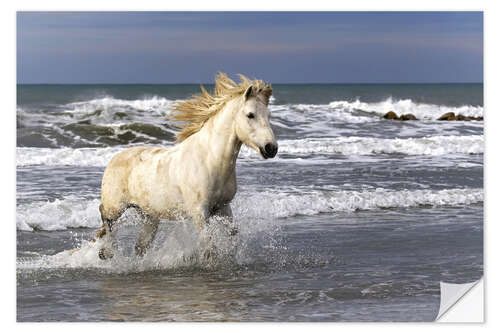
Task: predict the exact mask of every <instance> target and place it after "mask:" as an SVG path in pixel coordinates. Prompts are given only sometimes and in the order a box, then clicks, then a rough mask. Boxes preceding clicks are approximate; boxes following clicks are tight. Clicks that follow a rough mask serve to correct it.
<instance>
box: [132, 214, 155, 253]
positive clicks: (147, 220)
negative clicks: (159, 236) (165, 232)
mask: <svg viewBox="0 0 500 333" xmlns="http://www.w3.org/2000/svg"><path fill="white" fill-rule="evenodd" d="M143 222H144V223H143V227H142V231H141V233H140V234H139V238H138V239H137V243H136V244H135V254H136V255H137V256H139V257H142V256H144V254H145V253H146V250H147V249H148V247H149V245H151V242H152V241H153V239H154V238H155V236H156V232H157V231H158V224H159V222H160V220H159V219H158V218H155V217H152V216H150V215H147V214H143Z"/></svg>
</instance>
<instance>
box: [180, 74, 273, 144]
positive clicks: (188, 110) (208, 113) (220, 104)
mask: <svg viewBox="0 0 500 333" xmlns="http://www.w3.org/2000/svg"><path fill="white" fill-rule="evenodd" d="M239 77H240V79H241V82H240V83H238V84H237V83H236V82H234V81H233V80H231V79H230V78H229V77H228V76H227V75H226V74H225V73H219V74H218V75H217V76H216V77H215V89H214V93H213V95H211V94H210V93H209V92H207V91H206V90H205V88H204V87H203V86H201V94H199V95H194V96H193V98H192V99H189V100H186V101H182V102H178V103H176V104H175V105H174V109H175V112H174V114H173V115H172V116H171V118H172V119H173V120H175V121H177V122H181V123H180V124H176V125H175V126H176V127H178V128H179V129H181V131H180V132H179V133H177V134H176V137H177V142H180V141H184V140H186V139H187V138H188V137H190V136H191V135H193V134H194V133H196V132H198V131H200V130H201V128H202V127H203V125H204V124H205V122H206V121H207V120H208V119H210V118H211V117H212V116H214V115H215V114H217V112H219V111H220V110H222V109H223V108H224V105H225V104H226V103H227V102H229V101H230V100H232V99H234V98H236V97H240V96H242V95H243V94H244V93H245V92H246V90H247V88H248V87H249V86H250V85H251V86H252V95H251V96H254V97H259V98H262V97H263V101H264V102H265V103H266V105H267V104H269V98H270V97H271V94H272V92H273V90H272V88H271V85H270V84H267V83H265V82H264V81H262V80H250V79H248V78H247V77H245V76H244V75H242V74H239Z"/></svg>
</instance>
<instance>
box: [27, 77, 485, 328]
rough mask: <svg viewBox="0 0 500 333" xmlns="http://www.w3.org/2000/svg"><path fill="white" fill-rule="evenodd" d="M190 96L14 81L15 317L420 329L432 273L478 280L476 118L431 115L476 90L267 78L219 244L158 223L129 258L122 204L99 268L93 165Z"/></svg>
mask: <svg viewBox="0 0 500 333" xmlns="http://www.w3.org/2000/svg"><path fill="white" fill-rule="evenodd" d="M196 89H198V88H197V86H191V85H179V86H168V85H167V86H154V85H153V86H143V85H141V86H133V85H132V86H89V85H82V86H18V92H19V94H18V148H17V163H18V168H17V229H18V231H17V319H18V321H213V320H215V321H432V320H434V318H435V317H436V315H437V313H438V309H439V297H440V296H439V282H440V281H445V282H451V283H466V282H472V281H475V280H477V279H479V278H480V277H481V276H482V274H483V254H482V253H483V199H484V198H483V152H484V139H483V122H482V121H481V122H438V121H435V120H434V119H435V118H437V117H438V116H439V115H441V113H444V111H448V110H450V109H451V110H454V111H455V112H460V113H462V114H467V115H475V116H477V115H481V116H482V115H483V107H482V85H437V86H436V85H401V86H398V85H309V86H300V87H299V86H295V85H276V86H274V99H273V100H272V102H271V105H270V109H271V112H272V116H271V118H272V122H273V127H274V129H275V132H276V134H277V136H278V140H279V146H280V151H279V153H278V156H277V158H275V159H273V160H266V161H264V160H261V159H260V158H259V156H258V154H257V153H255V152H253V151H251V150H249V149H248V148H243V149H242V152H241V154H240V158H239V159H238V162H237V177H238V193H237V196H236V197H235V199H234V200H233V202H232V208H233V212H234V215H235V220H236V223H237V225H238V227H239V230H240V232H239V235H238V236H237V237H235V238H234V237H233V238H231V237H230V236H228V235H227V232H226V229H225V227H224V221H212V223H211V225H210V227H209V228H208V229H207V230H205V231H204V232H203V234H202V235H198V234H197V233H196V232H195V230H194V228H193V226H192V223H190V221H162V223H161V227H160V231H159V234H158V237H157V238H156V240H155V242H154V243H153V246H152V248H151V250H150V251H149V252H148V253H147V255H146V256H145V257H144V258H143V259H137V258H136V257H135V256H134V255H133V245H134V241H135V237H136V234H137V230H138V226H137V223H136V221H137V219H136V217H137V216H136V215H134V212H133V211H129V212H128V213H127V214H126V216H125V217H124V218H123V219H122V221H121V223H120V228H119V229H118V238H119V253H118V254H117V255H116V256H115V257H114V258H113V259H111V260H109V261H101V260H99V259H98V258H97V249H98V247H99V244H98V243H91V242H88V240H89V239H91V238H92V237H93V236H94V235H95V233H96V231H97V228H99V226H100V224H101V222H100V220H99V213H98V205H99V196H100V190H99V188H100V181H101V177H102V173H103V171H104V167H105V165H106V163H107V162H108V161H109V159H111V157H112V156H113V155H114V154H115V153H117V152H119V151H121V150H122V149H124V148H125V147H126V146H130V145H136V144H161V145H164V146H169V145H172V144H173V142H172V138H173V134H174V132H175V131H174V127H173V126H172V124H170V123H169V122H168V121H167V120H165V118H164V116H165V115H168V114H169V113H170V112H171V103H172V101H174V100H177V99H182V98H186V97H187V96H188V95H189V94H191V93H192V92H194V91H196ZM388 109H392V110H394V111H395V112H396V113H398V114H400V113H408V112H412V113H414V114H415V115H417V117H418V118H419V119H420V120H419V121H413V122H398V121H388V120H384V119H381V115H382V114H383V113H384V112H386V111H389V110H388ZM207 235H210V236H211V237H212V239H214V241H215V244H216V248H217V255H216V256H215V258H214V257H212V258H211V259H208V260H207V259H205V258H204V256H203V251H204V245H203V244H205V243H203V239H204V238H203V237H206V236H207ZM75 247H81V249H80V250H79V251H77V252H76V253H74V254H73V255H69V253H68V252H67V250H69V249H72V248H75Z"/></svg>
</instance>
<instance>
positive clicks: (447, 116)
mask: <svg viewBox="0 0 500 333" xmlns="http://www.w3.org/2000/svg"><path fill="white" fill-rule="evenodd" d="M437 120H457V117H456V116H455V112H446V113H445V114H443V115H442V116H441V117H439V118H438V119H437Z"/></svg>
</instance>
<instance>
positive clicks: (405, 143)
mask: <svg viewBox="0 0 500 333" xmlns="http://www.w3.org/2000/svg"><path fill="white" fill-rule="evenodd" d="M168 145H171V143H166V146H168ZM278 145H279V151H278V154H293V155H297V156H301V155H314V154H337V155H338V154H341V155H376V154H405V155H433V156H437V155H446V154H482V153H483V152H484V138H483V136H482V135H469V136H430V137H423V138H409V139H380V138H369V137H338V138H307V139H299V140H281V141H279V142H278ZM124 149H126V147H108V148H32V147H18V148H17V149H16V161H17V166H30V165H53V166H55V165H71V166H96V167H104V166H106V165H107V164H108V162H109V161H110V160H111V158H112V157H113V156H114V155H115V154H117V153H119V152H120V151H122V150H124ZM240 157H241V158H244V159H245V158H247V159H248V158H250V159H255V158H260V156H259V154H258V153H256V152H255V151H253V150H252V149H250V148H248V147H243V148H242V150H241V152H240Z"/></svg>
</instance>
